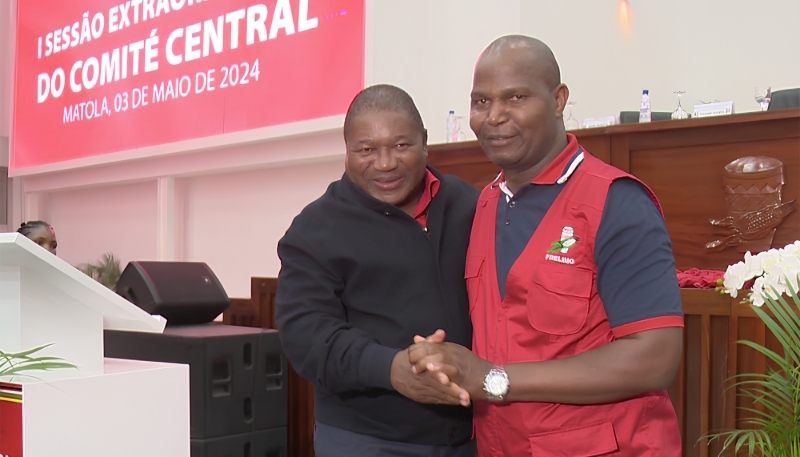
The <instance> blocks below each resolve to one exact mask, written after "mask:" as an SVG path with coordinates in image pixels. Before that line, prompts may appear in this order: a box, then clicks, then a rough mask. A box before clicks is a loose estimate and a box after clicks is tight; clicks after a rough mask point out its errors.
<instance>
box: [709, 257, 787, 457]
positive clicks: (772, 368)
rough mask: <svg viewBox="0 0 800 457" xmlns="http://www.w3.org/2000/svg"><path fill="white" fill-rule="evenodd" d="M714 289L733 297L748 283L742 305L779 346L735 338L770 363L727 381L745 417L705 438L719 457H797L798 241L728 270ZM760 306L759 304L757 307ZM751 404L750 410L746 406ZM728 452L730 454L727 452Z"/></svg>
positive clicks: (748, 258) (748, 259) (750, 258)
mask: <svg viewBox="0 0 800 457" xmlns="http://www.w3.org/2000/svg"><path fill="white" fill-rule="evenodd" d="M723 278H724V279H722V280H720V283H721V284H720V287H719V290H720V292H722V293H729V294H730V295H731V296H732V297H736V295H737V293H738V291H739V290H740V289H742V288H747V286H748V285H749V284H750V283H752V291H751V292H750V293H749V295H748V296H747V299H746V301H750V302H752V304H753V305H755V306H754V307H753V311H754V312H755V314H756V316H758V318H759V319H761V321H762V322H764V325H765V326H766V328H767V329H768V330H769V332H770V333H772V334H773V335H774V336H775V339H776V340H777V341H778V342H779V343H780V350H773V349H771V348H768V347H766V346H764V345H761V344H758V343H756V342H754V341H747V340H740V341H738V343H739V344H741V345H744V346H747V347H749V348H751V349H753V350H755V351H757V352H758V353H760V354H761V355H762V356H764V358H765V359H768V361H769V362H770V363H769V364H768V365H767V370H766V373H762V372H757V373H743V374H739V375H736V376H734V377H733V378H731V381H732V382H733V384H732V387H734V388H736V389H737V391H738V392H739V395H740V396H742V397H743V398H744V402H743V405H746V406H740V407H739V408H741V409H742V410H743V411H746V412H747V413H748V415H749V416H748V417H745V418H743V419H742V426H741V427H740V428H738V429H735V430H730V431H725V432H721V433H714V434H712V435H709V436H708V437H709V438H711V441H713V440H722V441H723V443H722V450H721V452H720V454H719V455H720V456H721V455H741V453H740V451H745V450H746V452H747V455H762V456H764V457H795V456H800V297H798V282H800V241H795V242H794V243H792V244H790V245H788V246H786V247H785V248H783V249H770V250H769V251H766V252H760V253H758V254H757V255H752V254H750V253H749V252H748V253H746V254H745V256H744V261H743V262H739V263H737V264H735V265H731V266H730V267H728V271H726V272H725V275H724V277H723ZM762 305H764V307H763V309H762V307H761V306H762ZM749 405H754V406H749ZM730 450H733V453H732V454H731V453H730Z"/></svg>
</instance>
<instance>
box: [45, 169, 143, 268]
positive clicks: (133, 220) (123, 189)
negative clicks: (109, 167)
mask: <svg viewBox="0 0 800 457" xmlns="http://www.w3.org/2000/svg"><path fill="white" fill-rule="evenodd" d="M156 203H157V198H156V182H155V181H146V182H140V183H132V184H125V185H115V186H103V187H89V188H85V189H76V190H68V191H61V192H53V193H50V194H49V196H48V198H47V202H46V206H47V211H46V214H47V216H46V217H47V221H48V222H49V223H50V224H51V225H52V226H53V228H54V230H55V231H56V238H57V239H58V256H59V257H61V258H63V259H64V260H66V261H67V262H69V263H70V264H72V265H78V264H81V263H86V262H93V263H94V262H96V261H97V260H99V259H100V256H101V255H103V254H104V253H106V252H112V253H114V254H115V255H116V256H117V257H119V258H120V259H121V266H122V267H125V265H126V264H127V262H128V261H130V260H155V259H156V214H157V204H156Z"/></svg>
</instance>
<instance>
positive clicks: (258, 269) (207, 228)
mask: <svg viewBox="0 0 800 457" xmlns="http://www.w3.org/2000/svg"><path fill="white" fill-rule="evenodd" d="M342 173H344V154H341V156H339V157H338V158H336V159H333V160H331V161H326V162H322V163H314V164H309V165H306V166H303V167H284V168H270V169H261V170H254V171H247V172H239V173H228V174H221V175H209V176H200V177H196V178H190V179H187V180H186V183H185V184H184V191H185V193H186V194H185V195H186V197H185V198H186V199H185V202H184V205H185V215H184V221H185V226H186V231H185V240H184V241H185V248H184V249H185V252H186V260H188V261H204V262H207V263H208V264H209V266H210V267H211V270H212V271H214V273H215V274H216V275H217V277H219V279H220V281H221V282H222V283H223V284H224V286H225V289H226V291H227V292H228V295H230V296H232V297H249V296H250V277H251V276H267V277H272V276H275V275H276V274H277V273H278V270H279V269H280V261H279V259H278V255H277V251H276V247H277V241H278V240H279V239H280V238H281V237H282V236H283V234H284V233H285V232H286V229H287V228H289V225H290V224H291V222H292V219H294V216H296V213H298V212H299V211H300V209H302V208H303V207H305V206H306V205H308V204H309V203H311V202H312V201H314V200H316V199H317V198H319V196H320V195H322V194H323V193H324V192H325V189H326V188H327V187H328V184H330V183H331V182H332V181H335V180H337V179H339V178H340V177H341V176H342ZM243 272H246V273H244V274H243Z"/></svg>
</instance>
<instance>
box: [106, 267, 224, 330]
mask: <svg viewBox="0 0 800 457" xmlns="http://www.w3.org/2000/svg"><path fill="white" fill-rule="evenodd" d="M116 290H117V293H118V294H119V295H121V296H122V297H123V298H125V299H126V300H128V301H129V302H131V303H133V304H134V305H136V306H138V307H139V308H142V309H143V310H145V311H147V312H148V313H150V314H158V315H160V316H163V317H164V318H165V319H167V324H168V325H191V324H204V323H206V322H211V321H212V320H214V318H215V317H217V316H219V315H220V314H221V313H222V312H223V311H225V309H226V308H227V307H228V305H230V303H231V302H230V299H229V298H228V294H226V293H225V289H223V288H222V284H220V282H219V280H218V279H217V277H216V275H214V272H212V271H211V269H210V268H208V265H206V264H205V263H203V262H129V263H128V265H127V266H126V267H125V270H124V271H123V272H122V275H120V277H119V281H118V282H117V287H116Z"/></svg>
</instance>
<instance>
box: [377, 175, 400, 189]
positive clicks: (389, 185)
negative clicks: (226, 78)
mask: <svg viewBox="0 0 800 457" xmlns="http://www.w3.org/2000/svg"><path fill="white" fill-rule="evenodd" d="M372 182H373V183H374V184H375V187H377V188H378V189H380V190H384V191H386V190H394V189H397V188H398V187H400V184H402V183H403V178H402V177H400V178H395V179H389V180H377V179H374V180H372Z"/></svg>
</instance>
